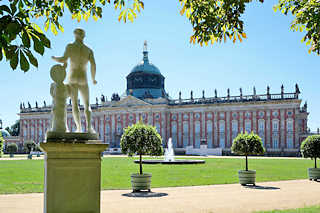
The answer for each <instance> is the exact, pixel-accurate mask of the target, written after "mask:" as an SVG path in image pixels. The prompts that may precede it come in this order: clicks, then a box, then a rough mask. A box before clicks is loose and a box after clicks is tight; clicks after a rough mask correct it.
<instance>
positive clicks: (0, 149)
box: [0, 131, 4, 158]
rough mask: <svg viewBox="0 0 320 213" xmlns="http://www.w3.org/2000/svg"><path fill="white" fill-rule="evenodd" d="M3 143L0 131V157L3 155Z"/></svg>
mask: <svg viewBox="0 0 320 213" xmlns="http://www.w3.org/2000/svg"><path fill="white" fill-rule="evenodd" d="M3 144H4V138H3V137H2V132H1V131H0V158H1V157H2V156H3Z"/></svg>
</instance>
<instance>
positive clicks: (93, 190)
mask: <svg viewBox="0 0 320 213" xmlns="http://www.w3.org/2000/svg"><path fill="white" fill-rule="evenodd" d="M107 146H108V145H107V144H102V143H101V141H97V140H93V141H89V140H87V141H84V142H82V143H74V141H70V142H68V141H63V142H62V141H58V142H46V143H41V144H40V147H41V148H42V149H43V150H44V151H45V180H44V213H57V212H59V213H69V212H72V213H82V212H91V213H100V190H101V157H100V156H101V152H102V151H104V150H105V149H106V148H107Z"/></svg>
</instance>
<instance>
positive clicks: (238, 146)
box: [231, 132, 265, 171]
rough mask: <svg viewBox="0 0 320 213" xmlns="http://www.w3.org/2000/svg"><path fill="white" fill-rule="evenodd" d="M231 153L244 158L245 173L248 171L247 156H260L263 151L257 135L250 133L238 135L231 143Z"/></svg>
mask: <svg viewBox="0 0 320 213" xmlns="http://www.w3.org/2000/svg"><path fill="white" fill-rule="evenodd" d="M231 152H232V153H235V154H238V155H245V156H246V171H248V155H262V154H263V153H264V152H265V149H264V147H263V144H262V140H261V138H260V137H259V135H256V134H254V133H253V132H251V133H250V134H248V133H247V132H245V133H241V134H239V135H238V136H237V137H236V138H235V139H234V140H233V143H232V146H231Z"/></svg>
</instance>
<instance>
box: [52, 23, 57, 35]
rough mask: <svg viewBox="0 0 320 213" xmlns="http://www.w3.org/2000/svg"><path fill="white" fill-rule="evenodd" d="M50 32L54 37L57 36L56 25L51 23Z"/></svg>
mask: <svg viewBox="0 0 320 213" xmlns="http://www.w3.org/2000/svg"><path fill="white" fill-rule="evenodd" d="M51 32H53V34H54V35H57V34H58V31H57V28H56V25H55V24H54V23H51Z"/></svg>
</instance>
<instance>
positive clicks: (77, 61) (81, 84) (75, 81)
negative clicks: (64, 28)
mask: <svg viewBox="0 0 320 213" xmlns="http://www.w3.org/2000/svg"><path fill="white" fill-rule="evenodd" d="M73 33H74V37H75V41H74V42H73V43H71V44H68V45H67V47H66V49H65V52H64V55H63V56H62V57H55V56H52V59H53V60H55V61H57V62H59V63H63V64H64V66H65V67H66V66H67V61H68V59H70V69H69V73H68V80H67V81H68V85H69V87H70V97H71V101H72V113H73V118H74V121H75V124H76V127H77V129H76V132H81V120H80V111H79V106H78V93H79V92H80V95H81V96H82V100H83V102H84V111H85V116H86V127H87V131H88V132H89V133H95V131H94V130H93V128H92V127H91V108H90V104H89V87H88V80H87V64H88V62H90V68H91V78H92V82H93V84H97V81H96V80H95V77H96V63H95V60H94V55H93V51H92V50H91V49H90V48H89V47H87V46H86V45H85V44H84V43H83V39H84V37H85V31H84V30H83V29H79V28H78V29H75V30H74V31H73Z"/></svg>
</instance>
